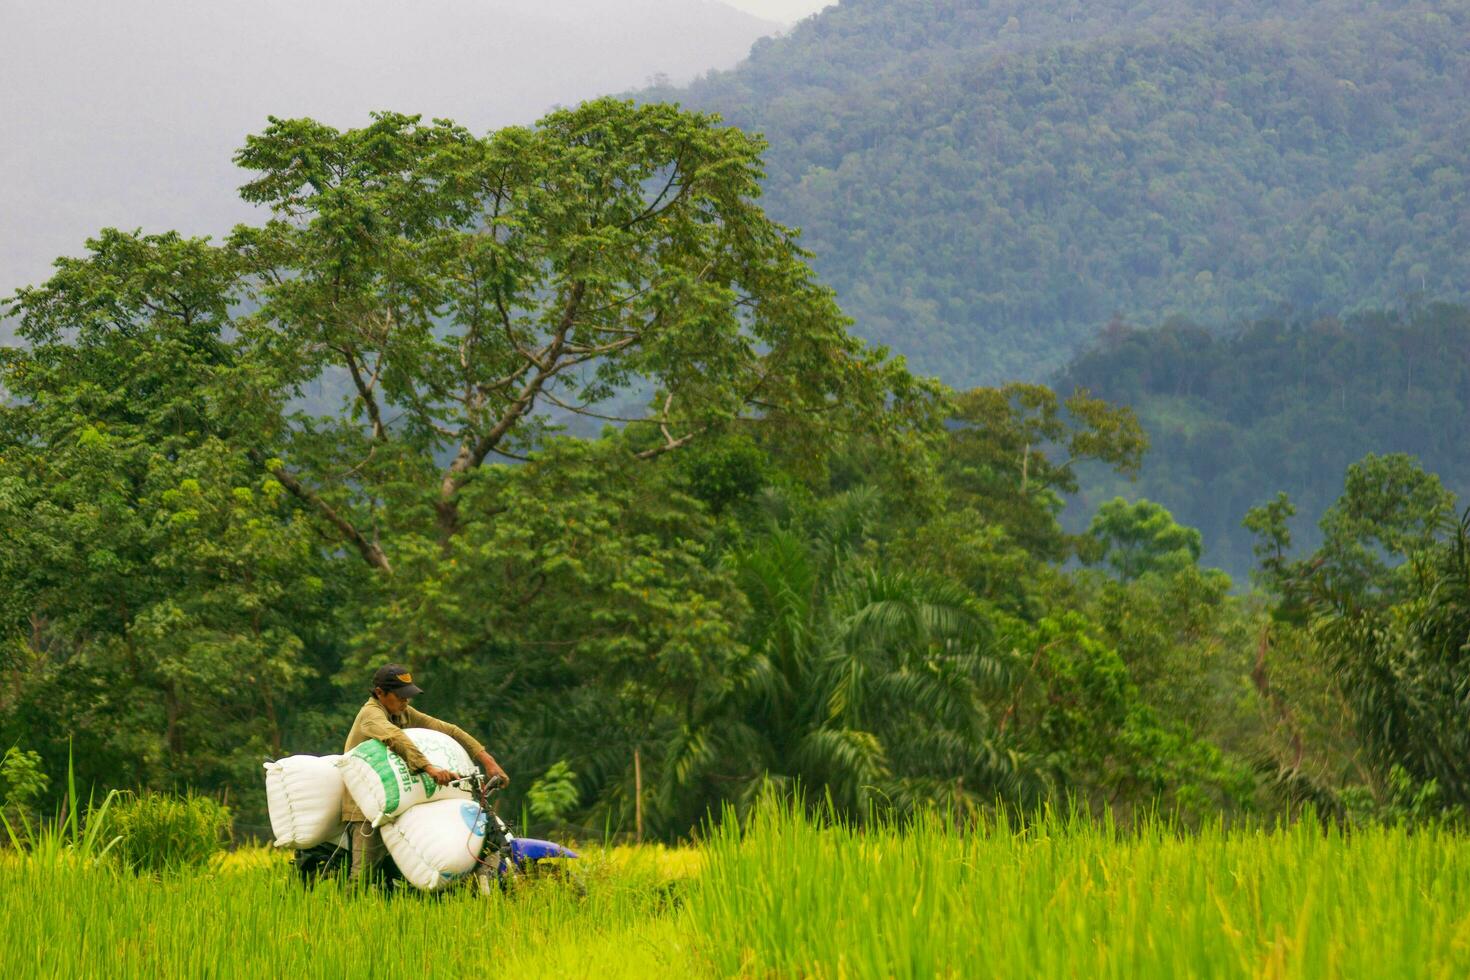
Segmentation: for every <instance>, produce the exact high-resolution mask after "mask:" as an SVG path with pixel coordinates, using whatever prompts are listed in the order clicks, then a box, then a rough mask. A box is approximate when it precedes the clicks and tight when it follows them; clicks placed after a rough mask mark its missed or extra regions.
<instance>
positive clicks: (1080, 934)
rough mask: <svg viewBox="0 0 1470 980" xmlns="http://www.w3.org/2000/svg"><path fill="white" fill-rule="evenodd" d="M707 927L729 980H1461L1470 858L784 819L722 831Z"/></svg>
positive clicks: (1265, 839)
mask: <svg viewBox="0 0 1470 980" xmlns="http://www.w3.org/2000/svg"><path fill="white" fill-rule="evenodd" d="M690 916H691V926H692V928H693V929H694V930H695V931H696V932H697V933H698V934H699V935H700V936H701V943H700V949H701V951H702V952H703V953H704V955H706V956H707V957H708V958H709V960H710V962H711V963H712V965H713V966H714V968H715V970H716V971H717V972H718V973H719V974H721V975H726V976H733V975H742V976H761V977H763V976H803V977H898V978H906V977H935V976H941V977H944V976H948V977H1129V978H1133V977H1257V976H1261V977H1395V978H1397V977H1464V976H1470V844H1467V841H1466V840H1465V839H1464V838H1461V837H1459V836H1454V835H1451V834H1449V833H1445V832H1441V831H1437V830H1427V831H1425V832H1422V833H1414V834H1408V833H1406V832H1404V831H1402V830H1391V829H1368V830H1359V831H1354V832H1353V833H1352V835H1351V836H1344V835H1343V834H1342V833H1340V832H1339V831H1337V830H1336V829H1333V828H1331V827H1321V826H1318V825H1316V824H1315V823H1313V822H1311V821H1307V822H1304V823H1301V824H1298V825H1296V826H1293V827H1290V828H1283V829H1273V830H1261V831H1256V832H1249V831H1239V830H1236V831H1225V830H1222V829H1219V828H1215V829H1207V830H1205V831H1203V832H1201V833H1198V834H1193V835H1188V836H1180V835H1175V834H1173V833H1171V832H1170V831H1169V829H1168V828H1167V827H1165V826H1164V825H1162V824H1160V823H1153V824H1149V825H1146V826H1143V827H1142V828H1140V829H1138V830H1136V831H1133V832H1130V833H1129V834H1127V835H1123V834H1120V833H1118V832H1117V831H1116V830H1115V829H1113V828H1112V827H1110V826H1106V825H1102V826H1099V825H1097V824H1094V823H1092V822H1090V821H1085V820H1078V819H1067V818H1063V817H1059V816H1056V815H1050V816H1047V817H1046V818H1045V819H1043V820H1041V821H1040V822H1039V823H1037V824H1035V825H1032V826H1029V827H1027V828H1025V829H1024V830H1023V829H1021V828H1018V827H1015V826H1011V825H1008V824H1007V823H1006V822H1004V821H1003V820H1002V821H1000V822H998V823H995V824H993V825H992V826H990V827H987V828H984V829H982V830H981V831H979V832H970V833H960V832H956V831H954V830H952V829H950V828H948V827H946V826H945V825H944V824H943V822H942V821H940V820H937V819H928V820H921V821H919V822H918V823H916V824H914V825H913V826H910V827H907V828H904V829H898V828H892V827H890V828H887V829H877V830H872V829H869V830H865V831H863V832H857V831H855V830H852V829H848V828H844V827H840V826H838V827H828V828H823V827H819V826H816V825H815V824H813V823H812V822H811V821H809V820H808V819H806V818H805V817H803V816H802V815H801V814H800V813H793V812H791V811H789V810H779V809H768V810H765V811H763V812H761V813H758V814H757V815H756V816H755V817H754V818H753V819H752V820H751V821H750V822H749V823H748V824H747V825H746V827H745V828H744V832H743V833H742V832H740V831H738V830H736V829H735V828H734V827H733V825H727V826H726V828H725V829H723V830H721V831H719V832H717V833H716V834H715V835H714V837H713V839H712V841H711V842H710V843H709V854H708V860H707V865H706V868H705V871H704V873H703V875H702V876H701V879H700V881H699V885H698V888H697V889H696V891H695V892H694V894H693V896H692V897H691V907H690Z"/></svg>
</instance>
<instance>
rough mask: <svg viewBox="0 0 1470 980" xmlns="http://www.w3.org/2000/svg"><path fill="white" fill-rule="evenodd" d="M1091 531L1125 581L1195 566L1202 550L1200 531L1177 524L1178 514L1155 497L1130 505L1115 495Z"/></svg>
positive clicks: (1088, 531)
mask: <svg viewBox="0 0 1470 980" xmlns="http://www.w3.org/2000/svg"><path fill="white" fill-rule="evenodd" d="M1087 533H1088V534H1089V535H1091V536H1092V538H1093V539H1094V540H1095V541H1096V542H1097V546H1098V552H1099V554H1100V555H1101V556H1102V557H1103V558H1104V559H1106V561H1107V563H1108V564H1109V565H1111V566H1112V567H1113V570H1114V571H1116V572H1117V573H1118V575H1119V576H1120V577H1121V578H1122V579H1123V580H1124V581H1130V580H1132V579H1136V578H1141V577H1142V576H1144V575H1147V574H1150V573H1153V574H1157V575H1165V576H1167V575H1172V574H1174V573H1176V572H1180V571H1183V570H1185V569H1187V568H1192V567H1193V566H1194V564H1195V563H1196V562H1198V561H1199V556H1200V552H1201V544H1200V533H1199V532H1198V531H1196V530H1195V529H1194V528H1192V527H1183V526H1181V525H1180V524H1177V523H1175V521H1174V515H1172V514H1170V513H1169V512H1168V511H1167V510H1165V509H1164V508H1163V507H1161V506H1160V505H1158V504H1156V503H1154V502H1153V501H1152V500H1138V501H1135V502H1133V503H1131V504H1130V503H1129V502H1128V501H1126V500H1124V499H1123V498H1122V497H1115V498H1114V499H1112V500H1110V501H1108V502H1107V503H1105V504H1103V505H1102V506H1101V507H1099V508H1098V510H1097V514H1096V516H1094V517H1093V519H1092V523H1091V525H1089V526H1088V529H1087Z"/></svg>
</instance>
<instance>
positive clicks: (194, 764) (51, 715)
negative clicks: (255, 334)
mask: <svg viewBox="0 0 1470 980" xmlns="http://www.w3.org/2000/svg"><path fill="white" fill-rule="evenodd" d="M90 247H91V250H92V251H91V255H90V256H89V257H88V258H86V259H80V260H71V259H68V260H62V261H60V262H59V263H58V270H57V274H56V276H55V277H54V278H53V279H52V280H51V282H49V283H48V284H46V285H45V286H43V287H40V288H37V289H33V290H26V291H23V292H22V293H21V295H20V297H19V301H18V304H17V306H18V309H19V311H20V313H21V333H22V336H23V337H24V338H25V340H27V341H28V342H29V344H28V346H27V347H24V348H12V349H8V350H5V351H4V352H3V356H0V380H3V385H4V388H5V389H6V390H7V391H8V392H9V394H10V396H11V399H12V400H11V402H10V403H9V404H7V405H5V406H4V407H3V408H0V537H3V538H4V540H5V541H6V542H7V547H6V548H5V549H4V551H5V554H4V556H3V557H0V595H3V596H4V599H3V601H0V605H3V609H0V616H3V619H0V630H3V631H4V634H5V636H4V641H5V649H6V652H7V653H8V654H9V656H8V657H7V658H6V659H7V667H8V668H9V670H10V683H8V684H7V685H6V689H7V690H6V694H5V699H6V702H7V704H6V707H7V711H6V712H5V714H6V717H7V719H9V724H7V726H6V727H7V728H8V729H10V734H11V735H12V738H15V737H20V736H22V735H29V738H30V740H31V741H33V742H35V743H36V744H38V745H41V746H43V747H45V748H47V749H48V750H49V751H50V753H51V754H52V756H53V761H56V759H55V757H56V756H61V757H64V755H65V752H66V736H67V735H68V734H74V735H75V736H76V738H77V746H76V748H77V758H78V762H79V766H80V768H81V771H82V772H83V773H84V774H87V775H104V774H105V775H106V776H108V777H111V779H113V780H115V781H123V780H127V781H134V780H136V781H139V782H148V783H155V784H157V783H160V782H168V781H175V780H189V781H204V782H212V781H214V780H217V779H220V778H222V777H224V776H225V775H226V774H229V773H232V772H239V771H240V768H241V767H242V766H248V765H249V763H250V756H251V755H252V754H260V753H264V752H272V751H273V752H277V753H279V752H280V750H281V747H282V735H283V722H284V717H283V716H284V713H285V711H286V710H287V708H288V705H289V702H290V699H291V698H292V697H293V696H295V695H296V694H298V693H299V692H300V690H301V683H302V681H303V679H304V675H305V674H306V673H307V668H306V666H305V664H306V661H307V660H308V659H309V656H308V654H307V648H308V647H309V646H311V645H312V644H313V642H314V640H315V639H316V636H317V630H318V629H319V627H320V625H321V623H322V621H323V619H324V618H325V616H324V613H325V607H326V605H327V604H328V603H329V602H330V600H331V598H332V590H333V587H332V586H331V585H330V584H329V579H330V578H331V577H332V576H331V575H330V574H329V573H328V572H327V571H326V568H325V562H324V561H323V556H322V554H321V550H320V543H319V541H318V540H317V538H316V535H315V534H314V533H313V531H312V527H311V524H310V522H309V521H308V520H306V519H305V516H304V515H302V514H301V513H299V511H298V510H297V509H296V508H294V507H292V506H291V504H290V502H289V499H288V498H287V497H286V495H285V491H284V488H283V487H282V486H281V485H280V483H278V482H277V481H275V480H274V479H272V478H270V477H269V476H268V475H267V474H265V473H262V472H261V471H260V470H259V469H258V468H257V467H255V466H253V465H251V463H250V461H249V459H248V458H247V457H246V455H245V454H244V453H243V452H241V451H240V449H239V448H238V446H237V445H236V443H237V442H238V441H239V440H240V439H242V438H243V439H246V440H250V439H254V438H256V431H257V428H258V425H257V419H256V417H255V416H253V415H252V407H251V403H249V402H242V401H240V400H238V399H236V398H235V397H234V394H235V392H237V391H238V390H239V389H240V388H241V387H242V386H244V387H248V386H250V383H249V379H248V376H249V373H250V372H249V368H248V366H245V365H242V364H241V362H240V360H239V358H238V356H237V352H236V350H235V349H234V348H233V347H232V345H231V343H230V342H229V340H228V339H227V338H226V336H225V334H224V331H225V325H226V324H227V322H228V317H229V311H228V306H227V299H228V295H229V294H228V285H229V283H230V282H232V281H233V279H234V276H235V274H236V269H235V266H234V263H233V260H232V258H231V256H229V255H228V254H227V253H224V252H221V251H220V250H218V249H215V248H212V247H211V246H209V245H208V244H207V243H206V242H203V241H199V240H190V239H184V238H181V237H179V236H177V235H173V234H165V235H156V236H141V235H128V234H122V233H118V232H106V233H104V234H102V235H101V236H100V237H99V238H97V239H96V240H94V241H93V242H91V243H90ZM252 782H253V781H252Z"/></svg>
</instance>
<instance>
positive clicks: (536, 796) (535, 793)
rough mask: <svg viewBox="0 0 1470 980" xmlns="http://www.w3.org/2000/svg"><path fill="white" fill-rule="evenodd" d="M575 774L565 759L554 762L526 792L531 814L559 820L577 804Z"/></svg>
mask: <svg viewBox="0 0 1470 980" xmlns="http://www.w3.org/2000/svg"><path fill="white" fill-rule="evenodd" d="M579 796H580V794H579V793H578V792H577V774H576V773H574V772H572V767H571V766H569V765H567V763H566V762H565V760H563V761H561V762H557V763H554V764H553V765H552V767H551V768H550V769H548V770H546V772H545V773H543V774H542V775H541V778H540V779H538V780H536V782H535V783H534V784H533V785H532V786H531V788H530V790H528V791H527V793H526V802H527V803H528V804H529V805H530V807H531V816H533V817H535V818H536V819H537V820H545V821H547V822H549V823H557V822H560V821H561V820H562V819H563V818H564V817H565V816H566V815H567V814H568V813H570V812H571V811H572V809H573V808H574V807H575V806H576V805H577V800H578V797H579Z"/></svg>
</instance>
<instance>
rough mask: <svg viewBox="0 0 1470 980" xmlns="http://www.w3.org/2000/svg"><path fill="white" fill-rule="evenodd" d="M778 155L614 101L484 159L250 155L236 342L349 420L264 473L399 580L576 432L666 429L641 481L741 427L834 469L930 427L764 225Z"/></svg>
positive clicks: (579, 111) (920, 398)
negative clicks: (554, 439) (508, 470)
mask: <svg viewBox="0 0 1470 980" xmlns="http://www.w3.org/2000/svg"><path fill="white" fill-rule="evenodd" d="M762 149H763V144H762V142H761V141H760V140H759V139H757V138H754V137H750V136H747V135H745V134H744V133H742V132H740V131H738V130H735V129H731V128H726V127H721V126H719V125H717V124H716V120H715V119H714V117H711V116H703V115H698V114H694V113H688V112H682V111H680V110H679V109H677V108H676V107H673V106H665V105H655V106H643V107H635V106H633V105H632V104H630V103H623V102H617V101H614V100H610V99H604V100H599V101H595V102H589V103H586V104H584V105H582V106H580V107H578V108H576V109H571V110H564V111H559V112H555V113H553V114H551V115H549V116H548V117H546V118H545V119H544V120H542V121H541V122H540V123H539V124H538V125H537V126H536V127H535V128H509V129H504V130H500V131H498V132H496V133H492V134H491V135H489V136H488V137H485V138H483V139H482V138H476V137H474V136H472V135H471V134H470V133H468V132H467V131H465V130H464V129H462V128H460V127H457V126H454V125H452V124H450V123H448V122H443V121H440V122H435V123H433V124H427V125H426V124H423V123H421V122H420V120H419V119H418V117H413V116H401V115H395V114H387V113H385V114H380V115H378V116H376V117H374V121H373V123H372V125H370V126H368V127H366V128H365V129H361V130H349V131H346V132H339V131H337V130H335V129H332V128H330V127H327V126H323V125H321V124H319V123H316V122H313V121H311V120H279V119H273V120H272V122H271V125H270V127H269V128H267V129H266V131H265V132H263V133H261V134H260V135H258V136H252V137H250V138H249V139H248V140H247V141H246V145H245V147H244V149H243V150H241V151H240V153H239V155H238V157H237V159H238V161H239V162H240V163H241V165H243V166H245V167H247V168H249V169H251V170H254V171H256V174H257V176H256V178H255V179H254V180H252V181H251V182H249V183H248V184H246V185H245V187H244V188H243V190H242V193H243V196H244V197H245V199H246V200H248V201H251V202H253V203H259V204H265V205H268V206H269V207H270V208H271V209H272V210H273V212H274V213H275V215H276V217H275V218H274V219H273V220H272V221H270V222H269V223H268V224H266V225H265V226H264V227H262V228H240V229H238V230H237V231H236V233H235V235H234V236H233V238H232V243H231V244H232V247H233V248H234V249H236V250H238V252H239V254H240V256H241V260H242V262H243V263H244V264H245V266H246V268H247V269H248V270H249V273H250V294H251V295H252V296H253V297H254V298H255V299H256V301H257V302H258V303H259V307H258V309H257V310H256V312H255V313H253V314H252V315H250V316H249V317H246V318H244V319H242V320H241V322H240V329H241V331H242V333H243V335H244V338H245V340H246V342H247V344H248V346H249V349H250V350H251V351H252V354H253V356H260V357H263V358H266V359H267V360H268V361H269V363H271V364H272V365H273V366H274V368H275V370H276V371H277V372H278V374H279V376H280V377H281V378H283V379H285V380H286V381H287V383H289V384H290V385H292V386H293V389H294V390H296V391H300V390H301V389H302V387H303V386H305V385H307V384H309V383H312V382H314V381H316V380H317V379H320V378H325V377H331V376H333V375H334V374H337V375H338V376H340V377H343V378H346V379H350V385H349V386H348V389H347V390H348V401H349V412H348V417H347V418H344V419H340V420H337V419H334V420H318V421H316V422H314V423H312V424H309V425H308V424H306V423H305V422H304V421H298V423H296V424H295V426H294V428H293V429H292V430H291V431H290V432H289V433H288V434H287V438H286V439H285V441H284V444H283V447H282V451H281V453H280V455H279V457H278V460H270V461H267V460H266V459H265V457H264V456H262V462H263V464H266V465H268V468H269V469H270V471H271V472H272V473H273V474H274V475H275V476H276V478H277V479H279V480H280V481H281V483H282V484H283V485H284V486H285V487H286V488H287V489H288V490H290V491H291V492H292V493H293V494H295V495H296V496H297V497H298V498H299V499H301V500H302V501H303V503H305V504H306V505H307V506H308V507H310V508H311V509H312V510H313V511H315V512H316V513H317V514H318V515H319V516H320V518H321V519H322V520H323V521H324V522H325V523H326V524H327V525H328V526H329V527H330V528H331V529H332V530H333V533H335V534H337V535H338V536H340V537H341V538H342V539H343V541H344V543H346V544H349V545H350V546H351V547H353V548H354V549H355V550H356V551H357V552H358V553H359V554H360V556H361V557H362V559H363V560H364V561H365V562H367V563H368V564H369V565H370V566H372V567H374V568H377V569H379V570H380V571H383V572H385V573H386V572H390V571H391V570H392V569H393V568H394V559H393V557H392V555H391V554H390V552H391V550H392V549H393V547H394V544H393V541H394V539H395V538H397V537H398V536H399V535H405V534H406V535H409V536H411V537H412V536H418V535H424V534H432V535H433V536H434V537H435V538H436V539H437V540H438V541H439V542H440V543H441V544H443V543H444V542H447V541H448V540H449V539H451V538H453V537H454V536H455V535H456V534H458V533H459V532H460V531H461V530H462V529H463V527H462V519H461V514H460V499H461V496H462V494H463V492H464V491H465V489H466V487H467V486H468V485H469V484H470V483H471V482H472V481H473V480H474V479H475V478H476V476H477V474H478V473H480V472H481V469H482V467H483V466H484V464H485V463H486V462H487V461H489V460H493V459H515V458H518V457H524V456H525V454H526V453H528V452H530V451H532V450H533V449H534V448H535V447H536V446H537V445H539V444H540V442H541V440H542V439H543V438H544V437H545V435H546V434H547V433H548V432H550V431H554V429H555V428H556V425H557V423H558V422H559V421H565V420H566V419H569V418H573V417H577V416H583V417H591V418H596V419H606V420H609V421H614V422H618V423H624V424H635V423H638V422H644V423H647V425H646V430H647V431H648V432H649V433H651V434H652V435H653V436H654V437H655V438H651V439H649V440H647V441H646V443H645V444H644V445H643V446H642V447H641V448H639V449H638V450H637V451H636V452H634V453H631V454H630V456H631V457H637V458H642V459H651V458H653V457H656V456H659V455H662V454H663V453H666V452H669V451H673V450H676V449H679V448H681V447H683V446H685V445H687V444H689V443H690V442H691V441H693V440H696V439H698V438H701V437H706V436H708V435H711V434H714V433H718V432H721V431H727V430H730V429H732V428H738V427H751V426H761V425H765V426H766V427H768V429H769V430H770V431H771V432H772V433H774V434H776V435H777V437H779V438H780V439H782V440H785V441H786V442H788V443H792V444H795V445H802V446H805V447H807V448H808V449H814V448H816V447H817V445H818V444H819V443H820V442H821V440H822V438H823V433H830V432H831V431H833V430H834V429H836V428H840V427H844V426H848V427H859V428H860V427H865V426H878V427H883V426H891V427H894V428H902V427H903V425H904V424H905V423H904V419H905V418H906V417H907V418H909V419H910V420H917V419H918V418H919V417H920V416H922V415H923V414H924V412H925V411H926V409H925V408H924V407H923V405H924V403H925V402H926V401H928V400H929V399H930V391H929V389H927V388H926V387H925V386H924V385H922V384H919V383H917V382H915V381H914V380H913V379H912V378H911V377H910V376H909V375H908V374H907V373H906V372H905V371H904V370H903V368H902V366H901V365H900V364H896V363H893V362H887V361H885V359H884V355H883V353H882V352H881V351H872V350H869V349H868V348H866V347H865V346H864V345H863V344H862V343H861V342H859V341H857V340H856V339H854V338H853V337H851V336H850V335H849V334H848V333H847V332H846V325H847V321H846V320H844V318H843V317H842V315H841V314H840V312H839V311H838V309H837V307H836V305H835V303H834V302H833V299H832V296H831V293H830V292H829V291H827V290H826V289H823V288H822V287H820V286H819V285H818V284H817V283H816V282H815V281H814V279H813V277H812V275H811V272H810V270H809V269H808V268H807V266H806V264H805V262H804V261H803V259H804V258H805V255H804V253H802V252H801V251H800V249H799V248H798V247H797V246H796V244H795V241H794V236H793V234H792V233H791V232H789V231H788V230H786V229H784V228H782V227H780V226H779V225H777V224H775V223H773V222H772V221H770V220H769V219H768V218H767V217H766V216H765V215H764V213H762V211H761V210H760V208H759V207H758V205H757V204H756V203H755V199H756V198H757V197H758V195H759V193H760V190H759V183H758V181H759V178H760V175H761V164H760V153H761V150H762ZM640 397H641V398H646V399H648V403H649V409H648V410H647V411H636V410H634V409H635V408H636V404H637V400H638V398H640ZM390 501H391V505H390ZM423 508H428V509H429V510H430V511H432V514H433V517H434V520H433V523H432V526H431V527H430V526H425V525H424V524H423V523H422V522H421V521H420V520H419V517H418V515H419V514H420V513H423Z"/></svg>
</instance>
